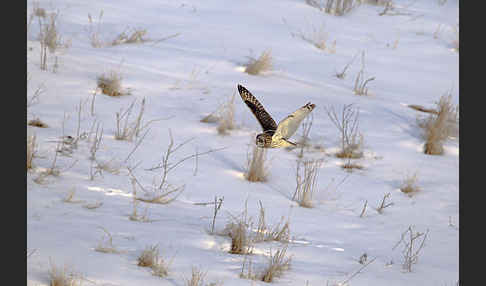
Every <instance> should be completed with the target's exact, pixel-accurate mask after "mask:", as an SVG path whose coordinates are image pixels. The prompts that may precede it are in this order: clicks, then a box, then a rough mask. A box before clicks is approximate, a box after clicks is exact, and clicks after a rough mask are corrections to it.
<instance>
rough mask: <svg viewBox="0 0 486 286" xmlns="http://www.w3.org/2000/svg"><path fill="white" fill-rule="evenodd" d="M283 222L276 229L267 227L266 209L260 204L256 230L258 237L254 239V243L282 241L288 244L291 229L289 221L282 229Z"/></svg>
mask: <svg viewBox="0 0 486 286" xmlns="http://www.w3.org/2000/svg"><path fill="white" fill-rule="evenodd" d="M283 220H284V219H283V218H282V220H281V221H280V222H279V223H278V224H277V225H275V226H274V227H269V226H267V224H266V222H265V209H264V208H263V205H262V203H261V202H260V215H259V217H258V227H257V230H256V235H255V237H254V238H253V241H254V242H262V241H280V242H288V241H289V240H290V227H289V221H288V220H287V221H286V222H285V224H283V226H282V227H281V224H282V222H283Z"/></svg>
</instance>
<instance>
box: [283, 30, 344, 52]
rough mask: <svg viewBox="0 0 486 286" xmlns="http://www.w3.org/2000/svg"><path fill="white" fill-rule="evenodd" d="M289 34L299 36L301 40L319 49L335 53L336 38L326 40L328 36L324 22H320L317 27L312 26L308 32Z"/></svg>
mask: <svg viewBox="0 0 486 286" xmlns="http://www.w3.org/2000/svg"><path fill="white" fill-rule="evenodd" d="M291 34H292V36H293V37H298V38H301V39H302V40H304V41H306V42H308V43H310V44H312V45H313V46H314V47H316V48H318V49H319V50H322V51H328V52H329V53H330V54H334V53H336V40H334V41H333V42H332V43H329V42H328V40H329V37H328V33H327V32H326V28H325V25H324V24H322V25H321V26H320V27H319V28H316V27H315V26H312V27H311V30H310V32H309V33H306V32H303V31H299V32H297V33H291Z"/></svg>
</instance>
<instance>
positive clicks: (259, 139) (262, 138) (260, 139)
mask: <svg viewBox="0 0 486 286" xmlns="http://www.w3.org/2000/svg"><path fill="white" fill-rule="evenodd" d="M255 144H256V145H257V146H258V147H260V148H264V147H265V134H263V133H261V134H258V135H257V136H256V142H255Z"/></svg>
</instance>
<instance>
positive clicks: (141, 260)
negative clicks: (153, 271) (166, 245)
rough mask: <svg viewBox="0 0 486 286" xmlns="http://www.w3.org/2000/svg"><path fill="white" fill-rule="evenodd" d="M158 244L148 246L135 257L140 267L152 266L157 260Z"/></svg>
mask: <svg viewBox="0 0 486 286" xmlns="http://www.w3.org/2000/svg"><path fill="white" fill-rule="evenodd" d="M158 248H159V246H158V245H151V246H148V247H147V248H146V249H145V250H144V251H143V252H142V253H141V254H140V256H139V257H138V258H137V265H138V266H141V267H152V266H154V265H155V264H157V262H158V261H159V249H158Z"/></svg>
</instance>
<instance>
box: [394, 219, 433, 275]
mask: <svg viewBox="0 0 486 286" xmlns="http://www.w3.org/2000/svg"><path fill="white" fill-rule="evenodd" d="M407 233H408V235H409V236H408V240H406V241H405V237H406V235H407ZM428 234H429V230H428V229H427V231H426V232H425V233H424V232H415V233H414V231H413V229H412V226H409V227H408V228H407V230H406V231H405V232H403V233H402V235H401V238H400V240H399V241H398V242H397V244H395V246H394V247H393V248H392V250H395V248H396V247H397V246H398V245H400V243H403V246H404V247H403V251H402V253H403V258H404V261H403V264H402V267H403V269H404V270H405V271H407V272H412V265H413V264H416V263H417V261H418V256H419V254H420V251H421V250H422V248H423V247H424V245H425V240H426V239H427V235H428ZM420 237H423V238H422V241H421V242H420V245H419V246H418V248H414V243H415V241H416V240H418V239H419V238H420Z"/></svg>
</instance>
